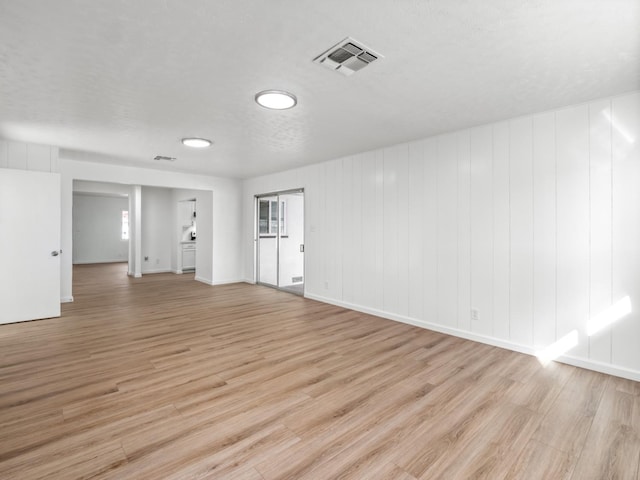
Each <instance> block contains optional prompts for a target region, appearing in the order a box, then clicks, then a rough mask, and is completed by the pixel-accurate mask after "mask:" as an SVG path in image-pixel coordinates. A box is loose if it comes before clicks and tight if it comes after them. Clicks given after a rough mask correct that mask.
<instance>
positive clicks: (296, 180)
mask: <svg viewBox="0 0 640 480" xmlns="http://www.w3.org/2000/svg"><path fill="white" fill-rule="evenodd" d="M639 143H640V93H637V92H636V93H632V94H627V95H622V96H619V97H615V98H612V99H603V100H599V101H594V102H591V103H589V104H584V105H578V106H573V107H569V108H564V109H561V110H558V111H554V112H547V113H542V114H537V115H533V116H527V117H522V118H517V119H513V120H509V121H505V122H500V123H495V124H492V125H486V126H480V127H476V128H472V129H469V130H464V131H459V132H454V133H450V134H446V135H441V136H438V137H434V138H429V139H426V140H422V141H417V142H412V143H409V144H401V145H396V146H393V147H389V148H384V149H381V150H376V151H372V152H366V153H361V154H358V155H354V156H351V157H346V158H342V159H338V160H333V161H330V162H326V163H323V164H319V165H314V166H311V167H306V168H302V169H298V170H293V171H289V172H284V173H282V174H276V175H270V176H267V177H260V178H256V179H251V180H247V181H246V182H245V186H244V197H245V198H244V202H245V203H244V205H245V207H244V224H245V229H244V238H245V240H246V244H245V246H246V250H247V252H248V253H247V255H245V259H246V260H247V262H246V265H245V267H246V272H245V277H246V278H248V279H250V278H252V253H251V252H252V250H251V246H252V240H253V238H252V232H253V230H252V229H251V225H252V224H253V209H252V206H251V205H252V201H253V195H255V194H259V193H263V192H269V191H275V190H279V189H288V188H298V187H304V188H305V199H306V202H307V209H306V229H307V233H306V239H307V248H306V267H307V271H306V280H307V283H306V295H307V296H308V297H311V298H316V299H319V300H323V301H327V302H331V303H336V304H340V305H344V306H348V307H351V308H355V309H359V310H362V311H366V312H371V313H375V314H378V315H381V316H385V317H388V318H392V319H395V320H400V321H404V322H408V323H412V324H415V325H420V326H424V327H427V328H432V329H436V330H440V331H445V332H448V333H452V334H455V335H460V336H463V337H467V338H472V339H476V340H480V341H484V342H487V343H491V344H495V345H500V346H505V347H507V348H512V349H515V350H519V351H524V352H528V353H534V352H535V351H536V350H538V349H542V348H544V347H546V346H548V345H550V344H552V343H553V342H555V341H556V340H558V339H560V338H562V337H563V336H564V335H566V334H568V333H570V332H572V331H573V330H577V331H578V334H579V343H578V345H577V346H576V347H575V348H573V349H572V350H571V351H569V352H567V355H566V356H565V357H564V360H565V361H568V362H571V363H575V364H578V365H582V366H586V367H590V368H594V369H597V370H601V371H605V372H610V373H614V374H618V375H622V376H627V377H629V378H635V379H640V347H639V345H640V151H639V147H638V144H639ZM627 295H629V296H630V297H631V303H632V308H633V311H632V313H631V314H630V315H628V316H626V317H624V318H623V319H621V320H619V321H618V322H617V323H615V324H613V325H612V326H610V327H607V328H605V329H604V330H602V331H601V332H599V333H597V334H595V335H593V336H591V337H588V336H587V334H586V326H587V322H588V321H589V319H590V318H592V317H593V316H595V315H597V314H599V313H601V312H602V311H604V310H606V309H607V308H608V307H609V306H611V305H612V303H614V302H616V301H618V300H620V299H621V298H623V297H625V296H627ZM472 310H477V313H478V314H477V316H476V317H472V315H471V311H472Z"/></svg>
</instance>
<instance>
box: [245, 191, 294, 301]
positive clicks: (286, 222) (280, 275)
mask: <svg viewBox="0 0 640 480" xmlns="http://www.w3.org/2000/svg"><path fill="white" fill-rule="evenodd" d="M256 238H257V248H256V250H257V252H256V267H257V268H256V270H257V272H256V273H257V274H256V279H257V282H258V283H260V284H263V285H268V286H271V287H275V288H279V289H281V290H285V291H289V292H292V293H296V294H298V295H303V294H304V191H303V190H302V189H300V190H289V191H286V192H277V193H271V194H265V195H258V196H257V197H256Z"/></svg>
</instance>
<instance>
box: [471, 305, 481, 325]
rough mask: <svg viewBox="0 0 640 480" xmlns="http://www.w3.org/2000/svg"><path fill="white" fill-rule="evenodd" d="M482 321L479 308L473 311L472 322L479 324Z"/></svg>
mask: <svg viewBox="0 0 640 480" xmlns="http://www.w3.org/2000/svg"><path fill="white" fill-rule="evenodd" d="M479 320H480V311H479V310H478V309H477V308H472V309H471V321H472V322H478V321H479Z"/></svg>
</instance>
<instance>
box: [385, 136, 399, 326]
mask: <svg viewBox="0 0 640 480" xmlns="http://www.w3.org/2000/svg"><path fill="white" fill-rule="evenodd" d="M382 153H383V155H384V179H383V185H384V187H383V188H384V204H383V209H382V215H383V217H384V233H383V235H384V236H383V239H384V250H383V252H384V253H383V270H384V286H383V289H382V295H383V309H384V310H385V311H386V312H392V313H398V306H399V305H398V301H399V298H398V297H399V294H400V285H399V281H400V272H399V270H400V266H399V265H398V258H399V252H398V250H399V249H400V244H399V242H398V235H399V222H398V166H399V158H398V153H399V152H398V148H397V147H391V148H385V149H384V150H383V152H382Z"/></svg>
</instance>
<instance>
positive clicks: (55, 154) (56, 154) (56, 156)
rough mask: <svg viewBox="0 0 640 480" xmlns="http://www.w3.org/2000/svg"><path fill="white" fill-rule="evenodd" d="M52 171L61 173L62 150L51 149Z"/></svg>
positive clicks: (57, 148)
mask: <svg viewBox="0 0 640 480" xmlns="http://www.w3.org/2000/svg"><path fill="white" fill-rule="evenodd" d="M51 171H52V172H59V171H60V148H59V147H51Z"/></svg>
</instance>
